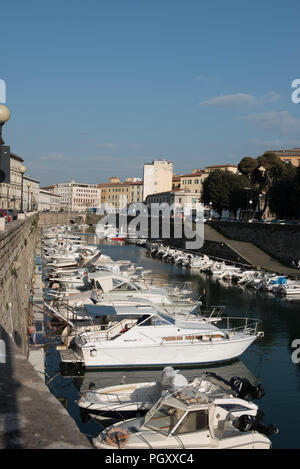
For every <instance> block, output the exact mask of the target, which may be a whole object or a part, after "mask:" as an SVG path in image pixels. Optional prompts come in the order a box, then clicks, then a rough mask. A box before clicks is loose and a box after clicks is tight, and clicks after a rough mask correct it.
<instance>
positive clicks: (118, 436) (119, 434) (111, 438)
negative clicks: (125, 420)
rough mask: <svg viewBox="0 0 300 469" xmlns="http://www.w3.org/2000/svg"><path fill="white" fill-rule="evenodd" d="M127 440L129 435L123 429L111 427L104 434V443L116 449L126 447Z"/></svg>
mask: <svg viewBox="0 0 300 469" xmlns="http://www.w3.org/2000/svg"><path fill="white" fill-rule="evenodd" d="M128 439H129V433H128V431H127V430H126V429H125V428H122V427H113V428H111V429H110V430H108V431H107V433H106V438H105V440H106V443H107V444H108V445H111V446H116V447H117V448H122V447H123V446H125V445H126V443H127V441H128Z"/></svg>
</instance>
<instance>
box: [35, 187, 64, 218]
mask: <svg viewBox="0 0 300 469" xmlns="http://www.w3.org/2000/svg"><path fill="white" fill-rule="evenodd" d="M60 198H61V197H60V195H58V194H57V193H55V192H54V191H51V190H45V189H43V188H42V189H40V191H39V201H38V210H39V212H43V211H45V210H47V211H50V212H59V210H60V208H61V207H60Z"/></svg>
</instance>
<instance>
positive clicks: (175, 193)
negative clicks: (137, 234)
mask: <svg viewBox="0 0 300 469" xmlns="http://www.w3.org/2000/svg"><path fill="white" fill-rule="evenodd" d="M151 204H167V205H169V207H170V210H171V215H173V216H175V215H176V214H183V213H184V212H185V214H188V213H189V214H192V213H195V212H196V211H197V210H199V208H200V207H202V205H201V201H200V194H199V192H186V191H185V190H184V189H175V190H172V191H166V192H158V193H155V194H149V195H148V196H147V198H146V205H147V207H148V208H149V209H151Z"/></svg>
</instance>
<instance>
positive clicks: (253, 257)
mask: <svg viewBox="0 0 300 469" xmlns="http://www.w3.org/2000/svg"><path fill="white" fill-rule="evenodd" d="M204 239H205V241H214V242H217V243H224V244H226V245H227V246H228V247H230V248H231V249H232V250H233V251H235V252H236V253H237V254H239V255H240V256H241V257H242V258H243V259H245V260H246V261H247V262H249V264H251V265H252V266H253V267H256V268H259V267H260V268H262V269H264V270H268V271H271V272H275V273H277V274H280V275H289V276H292V277H300V271H299V270H298V269H293V268H292V267H287V266H285V265H283V264H281V263H280V262H279V261H277V260H276V259H274V258H273V257H271V256H270V255H269V254H267V253H266V252H265V251H262V250H261V249H259V248H258V247H257V246H255V245H254V244H252V243H246V242H244V241H235V240H233V239H229V238H226V237H225V236H224V235H222V234H221V233H219V232H218V231H216V230H214V229H213V228H212V227H211V226H209V225H206V224H205V226H204Z"/></svg>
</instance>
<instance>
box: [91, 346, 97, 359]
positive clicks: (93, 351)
mask: <svg viewBox="0 0 300 469" xmlns="http://www.w3.org/2000/svg"><path fill="white" fill-rule="evenodd" d="M96 355H97V350H96V349H95V348H93V349H92V350H91V351H90V356H91V357H95V356H96Z"/></svg>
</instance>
